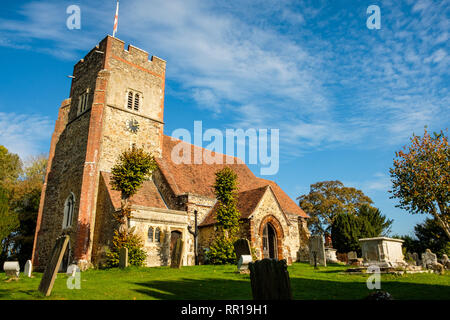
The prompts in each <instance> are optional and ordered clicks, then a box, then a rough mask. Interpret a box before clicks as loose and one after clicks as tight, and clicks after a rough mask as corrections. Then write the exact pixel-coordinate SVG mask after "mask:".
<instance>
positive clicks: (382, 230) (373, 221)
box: [357, 204, 394, 237]
mask: <svg viewBox="0 0 450 320" xmlns="http://www.w3.org/2000/svg"><path fill="white" fill-rule="evenodd" d="M357 216H358V217H360V218H363V219H365V220H367V222H368V225H369V226H370V227H371V229H372V230H371V232H370V233H372V234H373V237H379V236H387V235H388V234H389V233H390V231H391V226H392V223H393V222H394V220H392V219H388V218H387V217H386V216H384V215H382V214H381V211H380V209H377V208H374V207H372V206H369V205H366V204H364V205H362V206H361V207H360V208H359V209H358V212H357Z"/></svg>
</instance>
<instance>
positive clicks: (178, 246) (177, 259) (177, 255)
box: [170, 238, 184, 269]
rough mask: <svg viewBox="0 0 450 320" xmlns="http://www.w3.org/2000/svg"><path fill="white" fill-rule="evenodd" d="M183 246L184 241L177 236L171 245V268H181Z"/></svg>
mask: <svg viewBox="0 0 450 320" xmlns="http://www.w3.org/2000/svg"><path fill="white" fill-rule="evenodd" d="M183 247H184V241H183V240H182V239H181V238H178V239H177V242H175V245H174V247H173V252H172V257H171V261H170V267H171V268H178V269H180V268H181V265H182V264H183Z"/></svg>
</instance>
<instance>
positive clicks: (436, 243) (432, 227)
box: [399, 218, 450, 256]
mask: <svg viewBox="0 0 450 320" xmlns="http://www.w3.org/2000/svg"><path fill="white" fill-rule="evenodd" d="M399 238H400V239H402V240H403V241H404V242H403V247H404V248H406V251H407V252H417V253H419V254H420V253H423V252H425V250H426V249H430V250H431V251H432V252H434V253H436V254H438V255H439V256H442V255H443V254H446V255H450V241H449V240H448V238H447V235H446V233H445V232H444V230H442V227H441V225H440V224H439V222H437V221H436V220H435V219H430V218H427V219H425V221H424V222H423V223H419V224H417V225H415V226H414V237H411V236H408V235H405V236H399Z"/></svg>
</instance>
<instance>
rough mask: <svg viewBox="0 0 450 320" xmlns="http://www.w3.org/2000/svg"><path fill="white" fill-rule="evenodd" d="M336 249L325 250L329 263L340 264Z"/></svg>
mask: <svg viewBox="0 0 450 320" xmlns="http://www.w3.org/2000/svg"><path fill="white" fill-rule="evenodd" d="M336 251H337V250H336V249H333V248H325V256H326V259H327V262H331V263H338V258H337V256H336Z"/></svg>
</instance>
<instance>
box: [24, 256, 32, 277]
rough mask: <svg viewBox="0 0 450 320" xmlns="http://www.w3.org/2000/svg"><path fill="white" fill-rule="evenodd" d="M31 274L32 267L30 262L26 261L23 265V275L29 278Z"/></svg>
mask: <svg viewBox="0 0 450 320" xmlns="http://www.w3.org/2000/svg"><path fill="white" fill-rule="evenodd" d="M32 272H33V265H32V264H31V260H27V262H26V263H25V267H24V268H23V273H24V274H25V276H26V277H28V278H31V273H32Z"/></svg>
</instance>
